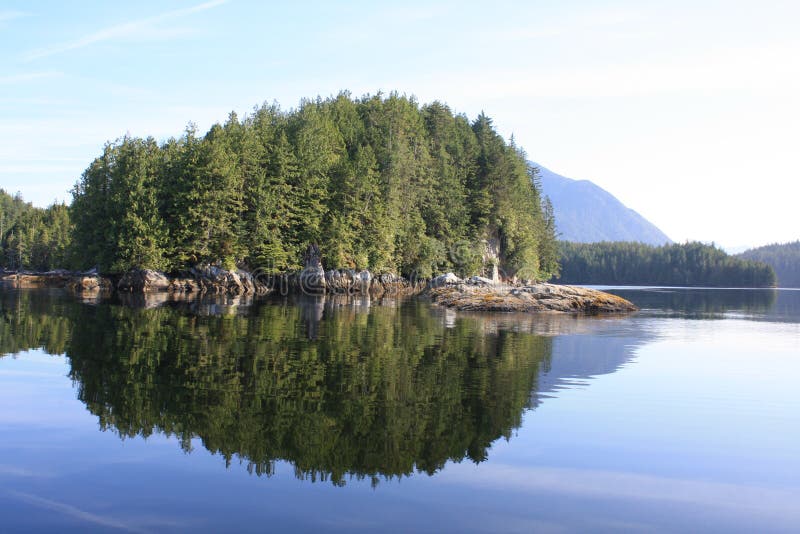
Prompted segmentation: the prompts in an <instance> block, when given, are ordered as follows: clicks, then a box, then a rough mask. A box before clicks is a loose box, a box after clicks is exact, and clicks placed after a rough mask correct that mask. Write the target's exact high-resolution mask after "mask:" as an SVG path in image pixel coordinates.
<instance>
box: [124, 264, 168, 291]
mask: <svg viewBox="0 0 800 534" xmlns="http://www.w3.org/2000/svg"><path fill="white" fill-rule="evenodd" d="M170 283H171V282H170V279H169V278H167V276H166V275H165V274H164V273H160V272H158V271H152V270H150V269H135V270H132V271H128V272H127V273H125V274H123V275H122V278H120V279H119V282H117V290H119V291H124V292H127V293H152V292H156V291H167V290H168V289H169V286H170Z"/></svg>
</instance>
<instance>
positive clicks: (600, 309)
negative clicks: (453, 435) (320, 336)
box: [0, 266, 637, 314]
mask: <svg viewBox="0 0 800 534" xmlns="http://www.w3.org/2000/svg"><path fill="white" fill-rule="evenodd" d="M0 281H3V282H6V283H9V284H10V285H11V286H12V287H15V288H37V287H50V288H64V289H67V290H69V291H71V292H73V293H75V294H77V295H79V296H81V297H84V298H85V297H94V296H101V295H104V294H111V293H114V292H117V293H118V294H120V295H124V294H129V295H155V294H162V295H165V296H167V295H172V296H174V297H176V298H177V297H191V296H195V295H197V296H202V295H230V296H258V295H273V294H275V295H288V294H308V295H326V294H327V295H336V294H345V295H364V296H369V297H376V298H380V297H383V296H412V295H422V296H424V297H427V298H429V299H430V300H431V302H433V303H434V304H436V305H439V306H443V307H446V308H450V309H454V310H461V311H484V312H529V313H535V312H562V313H581V314H598V313H628V312H632V311H636V310H637V308H636V306H634V305H633V304H632V303H631V302H629V301H627V300H625V299H623V298H620V297H617V296H616V295H611V294H609V293H605V292H603V291H597V290H594V289H588V288H583V287H576V286H565V285H557V284H547V283H539V284H533V285H507V284H502V283H496V282H494V281H492V280H490V279H487V278H481V277H477V276H475V277H472V278H470V279H467V280H461V279H459V278H458V277H456V276H455V275H454V274H453V273H447V274H445V275H441V276H438V277H436V278H434V279H432V280H430V281H427V282H424V283H423V282H418V283H412V282H410V281H408V280H406V279H404V278H402V277H399V276H396V275H393V274H379V275H373V274H372V273H370V272H369V271H354V270H328V271H325V270H323V269H322V267H321V266H314V267H307V268H306V269H303V270H302V271H298V272H293V273H286V274H280V275H273V274H264V273H258V272H255V273H250V272H247V271H243V270H235V271H228V270H225V269H221V268H219V267H216V266H198V267H195V268H193V269H191V270H189V271H187V272H184V273H179V274H176V275H167V274H165V273H161V272H158V271H152V270H134V271H129V272H127V273H124V274H122V275H121V276H116V277H114V276H101V275H99V274H97V273H94V272H85V273H76V272H68V271H53V272H47V273H24V272H23V273H0Z"/></svg>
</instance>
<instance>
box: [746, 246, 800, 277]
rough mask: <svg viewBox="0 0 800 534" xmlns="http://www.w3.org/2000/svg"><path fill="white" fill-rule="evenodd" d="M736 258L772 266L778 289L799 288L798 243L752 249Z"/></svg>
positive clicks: (799, 249) (799, 262)
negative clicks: (776, 277)
mask: <svg viewBox="0 0 800 534" xmlns="http://www.w3.org/2000/svg"><path fill="white" fill-rule="evenodd" d="M738 256H739V257H741V258H744V259H747V260H756V261H763V262H764V263H766V264H767V265H770V266H772V268H773V269H775V274H776V275H777V276H778V287H799V288H800V241H795V242H793V243H784V244H782V245H779V244H774V245H767V246H765V247H758V248H753V249H750V250H746V251H744V252H742V253H741V254H739V255H738Z"/></svg>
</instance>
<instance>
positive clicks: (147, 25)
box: [22, 0, 228, 61]
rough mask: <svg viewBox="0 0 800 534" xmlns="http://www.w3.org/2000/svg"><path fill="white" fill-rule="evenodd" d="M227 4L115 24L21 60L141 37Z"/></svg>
mask: <svg viewBox="0 0 800 534" xmlns="http://www.w3.org/2000/svg"><path fill="white" fill-rule="evenodd" d="M227 2H228V0H210V1H209V2H203V3H202V4H197V5H195V6H191V7H187V8H183V9H175V10H172V11H167V12H165V13H161V14H160V15H155V16H152V17H147V18H143V19H139V20H133V21H130V22H126V23H124V24H117V25H115V26H109V27H108V28H103V29H102V30H99V31H96V32H94V33H90V34H89V35H85V36H83V37H81V38H80V39H76V40H74V41H69V42H66V43H61V44H57V45H55V46H51V47H46V48H39V49H37V50H32V51H30V52H28V53H27V54H25V55H24V56H23V57H22V60H23V61H33V60H36V59H41V58H44V57H49V56H54V55H57V54H62V53H64V52H68V51H70V50H77V49H79V48H85V47H87V46H90V45H93V44H96V43H100V42H103V41H110V40H112V39H119V38H121V37H128V36H141V35H144V34H146V33H147V32H151V31H152V27H153V26H154V25H156V24H158V23H160V22H164V21H168V20H173V19H177V18H181V17H185V16H187V15H191V14H193V13H199V12H201V11H206V10H208V9H212V8H215V7H217V6H220V5H222V4H225V3H227Z"/></svg>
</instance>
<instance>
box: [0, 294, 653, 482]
mask: <svg viewBox="0 0 800 534" xmlns="http://www.w3.org/2000/svg"><path fill="white" fill-rule="evenodd" d="M89 302H90V304H87V303H86V302H78V301H76V300H74V299H72V298H70V297H68V296H65V295H63V294H61V293H59V292H56V291H24V290H23V291H3V292H0V318H2V321H1V322H0V353H2V354H5V355H7V354H16V353H19V352H22V351H25V350H28V349H32V348H42V349H43V350H44V351H46V352H47V353H50V354H65V355H66V356H67V358H68V362H69V369H70V370H69V377H70V378H71V379H72V380H73V381H74V382H75V384H76V388H77V392H78V393H77V394H78V398H79V399H80V401H82V402H83V403H84V404H85V405H86V407H87V408H88V410H89V411H90V412H91V413H92V414H94V415H95V416H97V417H98V419H99V422H100V427H101V428H102V429H103V430H106V431H112V432H115V433H116V434H117V435H119V436H120V437H121V438H122V439H126V438H130V437H135V436H149V435H152V434H155V433H161V434H166V435H169V436H175V437H177V438H178V439H179V441H180V443H181V446H182V447H183V448H184V450H186V451H190V450H191V449H192V446H193V444H194V445H196V444H197V440H198V439H199V440H200V442H201V443H202V446H203V447H205V448H206V449H208V450H209V451H211V452H212V453H215V454H219V455H221V456H222V457H224V458H225V461H226V463H227V464H228V465H229V464H231V463H232V462H241V463H242V464H244V465H245V466H246V468H247V469H248V471H250V472H251V473H255V474H258V475H270V474H272V473H273V472H274V469H275V464H276V462H277V461H282V460H283V461H288V462H290V463H291V464H292V465H293V466H294V469H295V473H296V475H297V476H298V477H299V478H302V479H307V480H313V481H316V480H330V481H332V482H333V483H335V484H342V483H344V482H345V481H346V480H347V479H348V478H350V477H355V478H369V479H372V481H373V483H377V482H378V481H379V480H380V478H382V477H383V478H392V477H402V476H408V475H411V474H412V473H414V472H423V473H428V474H433V473H435V472H437V471H438V470H440V469H441V468H442V467H443V466H444V464H445V463H446V462H448V461H451V460H452V461H462V460H465V459H469V460H471V461H473V462H481V461H483V460H485V459H486V458H487V456H488V450H489V448H490V446H491V444H492V443H493V442H494V441H495V440H497V439H499V438H506V439H510V438H511V437H512V434H513V432H514V430H515V429H517V428H519V426H520V424H521V421H522V416H523V414H524V412H525V411H526V410H527V409H531V408H534V407H535V406H536V405H537V404H538V403H539V399H541V398H543V397H546V396H547V393H548V392H552V391H555V390H557V389H558V388H559V387H563V384H565V383H568V382H569V381H572V380H574V379H585V378H588V377H591V376H595V375H598V374H604V373H611V372H614V371H615V370H616V369H618V368H619V367H620V366H621V365H623V364H624V363H625V362H627V361H628V360H629V359H630V358H631V355H632V353H633V349H634V348H635V346H636V345H638V344H641V343H644V342H645V341H646V336H644V337H643V336H642V335H639V336H638V337H637V335H636V334H635V332H634V331H632V330H630V329H627V330H626V328H621V325H622V324H625V321H620V320H619V319H614V318H605V319H593V318H585V317H584V318H576V317H572V316H564V315H544V316H532V315H517V314H507V315H505V314H500V315H498V314H494V315H481V314H456V313H454V312H452V311H449V310H443V309H439V308H435V307H432V306H430V305H429V304H428V303H426V302H424V301H420V300H414V299H412V300H392V299H384V300H378V301H376V300H373V301H369V299H367V298H356V299H348V298H345V297H333V298H324V297H316V298H313V297H304V298H292V299H280V300H253V299H248V298H238V299H236V298H231V297H216V298H206V299H201V300H198V299H194V300H192V299H189V300H180V299H169V298H163V296H162V297H155V298H142V297H131V296H122V297H115V298H114V299H112V300H111V301H103V300H90V301H89ZM120 304H125V305H120ZM609 325H614V326H615V329H613V331H614V332H617V333H616V334H614V335H608V333H607V331H608V330H609V328H608V327H609ZM600 333H602V335H600ZM554 336H555V337H554Z"/></svg>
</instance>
